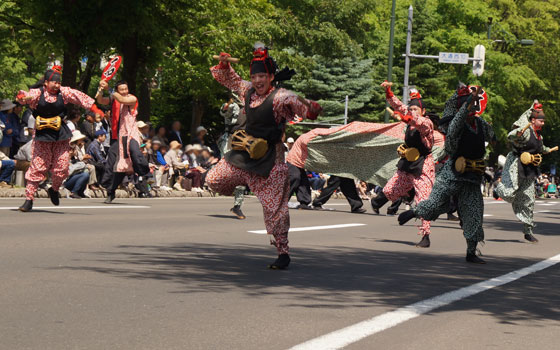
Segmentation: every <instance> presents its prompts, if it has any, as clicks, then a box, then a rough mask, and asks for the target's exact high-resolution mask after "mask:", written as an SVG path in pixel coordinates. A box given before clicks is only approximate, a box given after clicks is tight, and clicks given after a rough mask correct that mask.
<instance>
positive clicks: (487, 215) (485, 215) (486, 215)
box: [482, 214, 494, 218]
mask: <svg viewBox="0 0 560 350" xmlns="http://www.w3.org/2000/svg"><path fill="white" fill-rule="evenodd" d="M482 216H484V217H485V218H486V217H489V216H494V215H492V214H484V215H482Z"/></svg>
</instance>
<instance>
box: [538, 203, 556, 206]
mask: <svg viewBox="0 0 560 350" xmlns="http://www.w3.org/2000/svg"><path fill="white" fill-rule="evenodd" d="M537 205H542V206H545V207H550V206H551V205H556V203H537Z"/></svg>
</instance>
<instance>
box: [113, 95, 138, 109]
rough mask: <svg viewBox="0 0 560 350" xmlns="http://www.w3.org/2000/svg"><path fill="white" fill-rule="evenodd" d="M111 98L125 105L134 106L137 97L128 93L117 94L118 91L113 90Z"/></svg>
mask: <svg viewBox="0 0 560 350" xmlns="http://www.w3.org/2000/svg"><path fill="white" fill-rule="evenodd" d="M113 98H114V99H115V100H117V102H118V103H120V104H123V105H126V106H135V105H136V102H138V99H137V98H136V96H134V95H132V94H128V95H126V96H123V95H121V94H119V93H118V92H113Z"/></svg>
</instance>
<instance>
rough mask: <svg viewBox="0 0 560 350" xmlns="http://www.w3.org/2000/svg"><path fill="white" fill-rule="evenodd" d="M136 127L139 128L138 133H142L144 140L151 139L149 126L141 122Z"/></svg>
mask: <svg viewBox="0 0 560 350" xmlns="http://www.w3.org/2000/svg"><path fill="white" fill-rule="evenodd" d="M136 127H137V128H138V131H140V134H141V136H142V139H143V140H147V139H149V138H150V135H149V133H150V126H149V125H148V124H146V123H144V122H143V121H142V120H140V121H138V122H136Z"/></svg>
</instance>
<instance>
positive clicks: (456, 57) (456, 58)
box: [402, 5, 486, 105]
mask: <svg viewBox="0 0 560 350" xmlns="http://www.w3.org/2000/svg"><path fill="white" fill-rule="evenodd" d="M412 15H413V9H412V5H410V7H409V8H408V30H407V32H406V51H405V53H404V54H403V56H404V83H403V98H402V102H403V103H404V104H405V105H406V104H408V99H409V94H408V92H409V91H410V86H409V85H408V77H409V74H410V59H411V58H428V59H436V60H439V62H440V63H451V64H467V63H468V62H469V61H473V74H474V75H476V76H481V75H482V73H483V72H484V60H485V58H484V57H485V52H486V50H485V48H484V46H482V45H477V46H476V47H475V49H474V57H469V54H466V53H457V52H440V53H439V55H438V56H434V55H416V54H413V53H410V46H411V42H412Z"/></svg>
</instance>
